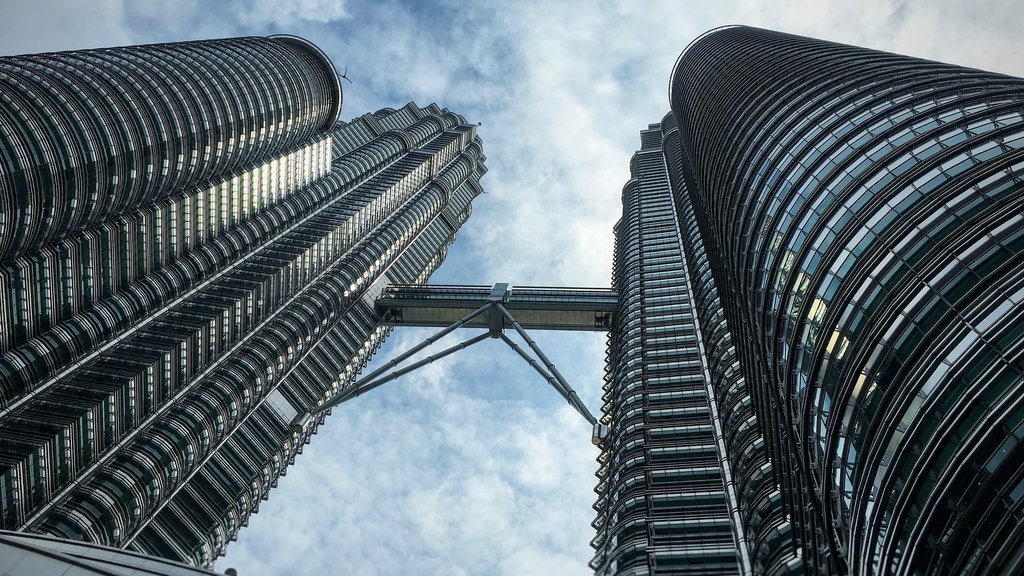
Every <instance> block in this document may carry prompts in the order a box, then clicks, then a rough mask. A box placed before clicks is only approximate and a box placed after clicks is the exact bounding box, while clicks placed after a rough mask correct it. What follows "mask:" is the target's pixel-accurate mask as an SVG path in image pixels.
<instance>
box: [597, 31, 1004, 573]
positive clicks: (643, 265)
mask: <svg viewBox="0 0 1024 576" xmlns="http://www.w3.org/2000/svg"><path fill="white" fill-rule="evenodd" d="M670 97H671V106H672V112H671V113H670V114H669V115H668V116H666V117H665V119H664V120H663V121H662V123H661V124H660V125H652V126H651V128H649V129H648V130H645V131H644V132H642V135H641V136H642V138H641V139H642V149H641V150H640V151H639V152H638V153H637V155H636V156H634V160H633V180H631V181H630V182H629V184H627V185H626V188H625V189H624V191H623V218H622V221H620V223H619V224H618V225H617V227H616V242H617V244H616V248H617V253H616V260H615V264H616V270H615V275H614V279H615V280H614V282H615V286H616V287H617V288H618V290H619V293H620V298H621V310H620V314H619V315H618V318H617V322H616V324H615V325H614V327H613V330H612V332H611V336H610V340H609V342H610V345H609V367H608V378H607V382H608V386H607V387H606V390H607V393H606V395H605V402H606V403H605V407H604V418H603V422H605V423H606V424H610V436H609V439H608V441H607V442H606V444H605V445H604V450H603V452H602V455H601V460H600V464H601V471H600V472H599V485H598V489H597V491H598V494H599V499H598V503H597V505H595V508H596V509H597V511H598V519H597V522H596V523H595V525H596V526H597V527H598V535H597V538H596V539H595V541H594V545H595V548H596V550H597V554H596V556H595V558H594V561H593V563H592V566H593V567H594V568H595V570H596V571H597V573H598V574H613V573H615V574H647V573H650V572H662V573H671V574H678V573H686V572H687V571H689V572H692V573H700V574H704V573H710V572H712V571H713V570H723V571H725V570H732V571H734V572H744V573H746V572H748V571H749V572H752V573H755V574H785V573H806V574H826V573H831V574H844V573H851V574H985V573H1020V572H1022V571H1024V530H1022V528H1021V526H1022V525H1024V523H1022V520H1024V444H1022V439H1024V373H1022V370H1024V337H1022V336H1024V180H1022V178H1024V115H1022V114H1024V80H1021V79H1018V78H1012V77H1007V76H1002V75H998V74H993V73H988V72H982V71H978V70H971V69H966V68H960V67H956V66H951V65H946V64H940V63H935V62H929V61H925V60H918V59H913V58H909V57H904V56H898V55H894V54H887V53H883V52H877V51H872V50H867V49H863V48H857V47H852V46H844V45H839V44H833V43H828V42H824V41H819V40H812V39H808V38H801V37H796V36H790V35H786V34H781V33H777V32H771V31H766V30H758V29H753V28H747V27H728V28H724V29H718V30H715V31H712V32H709V33H707V34H706V35H704V36H702V37H700V38H699V39H697V40H696V41H694V42H693V43H692V44H691V45H690V46H689V47H688V48H687V49H686V50H685V51H684V53H683V54H682V55H681V56H680V58H679V60H678V62H677V64H676V67H675V69H674V70H673V73H672V78H671V87H670ZM663 163H664V164H663ZM669 216H671V219H672V222H671V224H669V223H667V222H666V220H667V218H668V217H669ZM678 246H681V247H682V253H683V257H682V258H681V259H680V258H679V256H678V255H677V251H678ZM666 279H671V280H666ZM669 286H673V287H675V288H676V290H675V291H674V292H673V291H672V290H671V289H670V288H669ZM670 314H674V315H676V316H677V317H678V320H673V321H668V320H665V318H669V317H672V316H669V315H670ZM692 327H695V328H696V331H695V336H690V334H691V333H692V332H693V328H692ZM694 347H696V349H697V350H699V351H700V354H698V355H697V358H698V359H699V360H700V363H699V365H696V364H694V363H693V362H692V361H691V360H690V358H692V357H693V356H692V355H689V354H688V352H687V351H688V350H692V349H694ZM701 371H703V376H704V378H705V379H706V380H705V381H704V382H703V383H698V382H695V381H694V380H695V378H696V375H698V374H700V373H701ZM701 389H704V390H706V391H707V395H706V397H705V398H703V399H702V401H700V402H697V401H694V402H692V403H689V402H688V400H687V399H688V398H690V395H691V394H693V391H694V390H701ZM712 447H714V448H715V450H716V452H714V453H712V452H711V448H712ZM716 458H717V459H719V460H720V461H721V462H722V466H721V467H720V469H719V470H718V471H717V472H718V473H717V474H715V473H712V472H711V471H710V470H707V465H708V464H712V463H713V462H714V460H715V459H716ZM726 521H731V526H730V527H729V528H730V531H731V537H732V545H733V546H735V549H736V554H735V559H732V558H729V557H727V556H728V555H727V554H725V553H724V552H723V551H722V549H723V548H724V547H725V544H726V540H727V539H728V533H727V532H726V530H725V528H724V526H725V523H726ZM728 562H733V564H732V567H731V568H730V567H728V566H727V564H728Z"/></svg>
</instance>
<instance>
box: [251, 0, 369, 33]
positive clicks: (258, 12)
mask: <svg viewBox="0 0 1024 576" xmlns="http://www.w3.org/2000/svg"><path fill="white" fill-rule="evenodd" d="M346 5H347V2H345V1H344V0H290V1H289V2H278V1H276V0H245V1H242V0H234V1H233V2H231V11H232V13H233V14H234V15H235V17H236V18H237V19H238V22H239V23H240V24H241V25H242V26H245V27H250V28H262V27H265V26H269V25H273V26H275V27H288V26H300V25H302V23H304V22H319V23H326V22H334V21H336V20H342V19H345V18H348V17H349V13H348V10H347V8H346Z"/></svg>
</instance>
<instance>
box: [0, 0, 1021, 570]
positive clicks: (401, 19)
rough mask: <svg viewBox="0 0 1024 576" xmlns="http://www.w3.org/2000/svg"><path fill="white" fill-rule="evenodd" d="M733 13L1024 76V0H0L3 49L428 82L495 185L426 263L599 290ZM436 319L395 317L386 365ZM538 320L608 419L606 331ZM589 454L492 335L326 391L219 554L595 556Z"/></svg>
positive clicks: (428, 95)
mask: <svg viewBox="0 0 1024 576" xmlns="http://www.w3.org/2000/svg"><path fill="white" fill-rule="evenodd" d="M726 24H747V25H752V26H760V27H764V28H771V29H776V30H782V31H785V32H791V33H795V34H802V35H806V36H813V37H818V38H822V39H826V40H832V41H837V42H844V43H849V44H857V45H861V46H867V47H870V48H875V49H880V50H888V51H893V52H899V53H903V54H908V55H911V56H917V57H922V58H929V59H933V60H940V61H944V62H950V63H954V64H959V65H964V66H970V67H975V68H982V69H987V70H993V71H997V72H1003V73H1007V74H1013V75H1016V76H1024V37H1022V36H1021V35H1020V30H1022V29H1024V10H1021V9H1020V7H1019V5H1018V0H972V1H966V0H958V1H954V0H928V1H916V2H915V1H895V0H860V1H851V0H835V1H832V0H829V1H825V0H820V1H817V0H774V1H770V2H769V1H764V2H755V1H728V0H718V1H715V2H708V1H706V0H701V1H676V2H671V1H661V2H655V1H649V2H644V1H637V0H633V1H620V2H556V1H548V2H511V1H508V2H473V3H470V2H460V1H450V2H448V1H438V2H427V1H423V2H420V1H408V2H398V1H388V0H385V1H380V2H375V1H358V0H292V1H289V2H286V1H284V0H254V1H250V2H243V1H241V0H221V1H202V0H96V1H93V2H84V1H80V0H0V54H2V55H12V54H22V53H32V52H45V51H56V50H71V49H82V48H97V47H104V46H115V45H126V44H140V43H149V42H168V41H178V40H189V39H203V38H221V37H229V36H241V35H267V34H277V33H289V34H296V35H299V36H303V37H305V38H308V39H309V40H311V41H313V42H314V43H316V44H317V45H319V46H320V47H321V48H323V49H324V51H325V52H327V54H328V55H329V56H330V57H331V58H332V60H333V61H334V63H335V65H336V66H337V67H338V69H339V71H341V70H345V68H346V67H347V69H348V77H349V78H350V79H351V80H352V83H345V85H344V91H345V96H344V106H343V109H342V118H343V119H345V120H349V119H351V118H354V117H356V116H359V115H362V114H363V113H366V112H372V111H375V110H377V109H379V108H382V107H385V106H390V107H395V108H397V107H400V106H402V105H404V104H405V103H407V102H409V101H415V102H417V103H418V104H420V105H426V104H428V103H430V102H437V103H438V104H439V105H440V106H442V107H448V108H449V109H451V110H453V111H455V112H457V113H459V114H462V115H464V116H465V117H466V118H467V120H469V121H470V122H474V123H475V122H480V123H481V126H480V128H479V134H480V136H481V138H482V140H483V143H484V153H485V154H486V156H487V167H488V170H489V172H488V174H487V175H486V176H485V177H484V179H483V182H482V184H483V187H484V189H485V190H486V194H485V195H483V196H481V197H480V198H478V199H477V200H476V202H475V204H474V214H473V216H472V218H471V219H470V220H469V222H468V223H467V224H466V225H465V226H464V227H463V229H462V231H461V232H460V234H459V239H458V241H457V242H456V244H455V246H454V247H453V248H452V250H451V251H450V253H449V257H448V259H447V261H446V262H445V264H444V266H443V267H442V268H441V269H440V270H439V271H438V272H437V273H435V275H434V277H433V278H432V279H431V281H432V282H434V283H467V284H492V283H494V282H511V283H513V284H521V285H549V286H608V285H609V282H610V280H609V279H610V275H611V254H612V226H613V224H614V223H615V221H616V220H617V219H618V216H619V211H620V209H621V203H620V194H621V189H622V186H623V184H625V182H626V181H627V180H628V178H629V158H630V156H631V155H632V153H633V151H634V150H635V149H636V148H637V147H638V145H639V130H640V129H642V128H645V127H646V126H647V125H648V124H650V123H654V122H658V121H660V120H661V118H662V117H663V116H664V114H665V113H666V112H667V111H668V79H669V73H670V72H671V69H672V66H673V64H674V62H675V60H676V58H677V57H678V56H679V53H680V52H681V51H682V50H683V48H685V47H686V45H687V44H688V43H689V42H690V41H691V40H693V39H694V38H696V37H697V36H698V35H699V34H701V33H702V32H704V31H706V30H709V29H711V28H715V27H717V26H722V25H726ZM431 332H432V331H431V330H424V329H410V328H403V329H401V330H399V331H396V332H395V334H394V335H393V336H392V337H391V339H390V340H389V344H388V345H387V346H385V348H384V349H383V350H382V351H381V352H380V353H379V354H378V360H380V359H387V358H388V357H390V356H392V355H394V354H395V353H396V352H394V350H396V349H398V350H400V349H402V348H408V347H410V346H412V345H414V344H416V343H417V342H419V341H420V340H422V339H423V338H425V337H426V336H427V335H429V334H430V333H431ZM470 335H471V334H464V335H460V338H465V337H468V336H470ZM532 336H534V338H535V339H536V340H537V341H538V343H539V344H540V345H541V347H542V348H543V349H544V350H545V352H546V353H547V355H548V356H549V357H550V358H551V359H552V360H553V361H554V363H555V364H556V365H557V366H558V368H559V371H560V372H562V374H564V375H565V376H566V378H567V379H568V380H569V382H570V384H571V385H573V387H574V388H575V389H576V390H577V391H578V392H579V395H580V397H581V398H582V399H583V401H584V403H586V404H587V405H588V406H589V407H590V409H591V411H593V412H594V413H595V414H597V413H598V412H599V409H600V396H601V378H602V373H603V361H604V347H605V337H604V335H603V334H600V333H539V332H538V333H535V334H532ZM596 457H597V449H596V448H594V447H593V446H592V445H591V444H590V429H589V426H588V425H587V424H586V422H585V421H584V420H583V419H582V417H580V416H579V415H578V414H577V413H575V412H574V411H573V410H572V409H571V408H570V407H569V406H568V405H567V404H565V402H564V401H563V400H561V398H560V397H559V396H558V395H557V394H556V392H555V391H554V390H552V389H551V388H550V387H549V386H548V384H547V383H546V382H544V381H543V380H542V379H541V378H540V377H539V376H538V375H537V374H536V373H534V372H532V370H530V368H529V367H528V366H526V364H525V363H523V362H522V361H521V360H520V359H519V358H518V357H517V356H516V355H515V354H514V353H513V352H512V351H511V350H509V349H507V348H506V347H504V345H503V344H501V343H500V342H497V341H492V340H488V341H485V342H483V343H481V344H478V345H477V346H475V347H474V348H471V349H469V350H467V351H465V352H463V353H461V354H456V355H455V356H452V357H449V358H448V359H445V360H444V361H441V362H438V363H436V364H432V365H430V366H429V367H428V368H426V369H423V370H421V371H419V372H416V373H414V374H412V375H409V376H406V377H403V378H402V379H400V380H397V381H395V382H392V383H389V384H387V385H386V386H383V387H381V388H378V389H377V390H374V391H373V392H372V393H369V394H366V395H364V396H361V397H359V398H357V399H355V400H353V401H351V402H348V403H346V404H344V405H342V406H340V407H338V408H336V409H334V411H333V414H332V416H331V417H330V418H329V419H328V421H327V422H326V423H325V425H324V426H323V427H321V430H320V432H319V433H318V434H317V436H316V437H314V439H313V443H312V444H311V445H309V446H307V447H306V450H305V452H304V453H303V454H302V455H300V456H299V457H298V458H297V460H296V463H295V465H294V466H292V467H291V468H290V469H289V471H288V475H287V476H286V477H283V478H281V480H280V482H279V486H278V488H276V489H275V490H273V491H272V492H271V498H270V500H269V501H267V502H263V503H262V506H261V507H260V510H259V513H258V514H256V515H255V516H253V517H252V519H251V520H250V522H249V526H248V527H247V528H244V529H243V530H242V532H241V534H240V537H239V540H238V541H237V542H235V543H232V544H231V545H230V546H229V547H228V553H227V556H226V557H224V558H222V559H220V560H218V561H217V563H216V569H217V570H221V571H222V570H225V569H227V568H228V567H234V568H235V569H237V570H238V573H239V574H241V575H242V576H257V575H262V574H297V575H301V574H334V573H347V574H358V575H374V574H445V575H460V574H466V575H470V574H472V575H476V574H536V575H544V574H552V575H554V574H558V575H576V574H579V575H583V574H589V573H590V570H589V569H588V568H587V562H588V561H589V560H590V558H591V553H592V551H591V548H590V545H589V542H590V539H591V538H592V537H593V535H594V532H593V528H592V527H591V526H590V523H591V522H592V521H593V519H594V511H593V509H592V508H591V505H592V504H593V501H594V498H595V495H594V493H593V486H594V483H595V477H594V473H595V471H596V470H597V464H596V461H595V458H596Z"/></svg>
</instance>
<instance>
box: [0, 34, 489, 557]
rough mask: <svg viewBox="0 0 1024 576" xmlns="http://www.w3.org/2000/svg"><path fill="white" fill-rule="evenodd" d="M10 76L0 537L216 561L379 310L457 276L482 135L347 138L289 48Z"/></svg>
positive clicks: (330, 83) (147, 52) (32, 65)
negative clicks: (431, 279) (383, 293)
mask: <svg viewBox="0 0 1024 576" xmlns="http://www.w3.org/2000/svg"><path fill="white" fill-rule="evenodd" d="M0 74H5V75H6V76H5V80H7V79H11V80H10V81H8V82H5V83H4V84H2V85H0V101H2V102H3V105H4V106H5V108H3V110H2V114H0V122H3V124H2V125H0V137H2V138H4V139H5V141H4V144H3V145H2V147H0V149H2V153H3V154H5V156H4V163H3V164H2V165H0V168H2V169H3V172H2V173H0V184H2V188H0V201H2V202H3V204H2V205H0V214H3V215H4V216H2V217H0V218H4V220H3V224H2V225H0V230H2V233H0V236H2V238H3V242H4V246H5V252H4V258H3V260H2V262H0V296H2V298H0V326H2V328H3V330H2V331H0V391H2V398H0V399H2V407H0V511H2V512H0V517H2V524H3V526H4V527H5V528H16V529H19V530H27V531H32V532H40V533H46V534H52V535H55V536H60V537H65V538H75V539H84V540H87V541H90V542H95V543H100V544H106V545H113V546H118V547H125V548H129V549H132V550H136V551H140V552H145V553H148V554H154V555H158V556H164V557H167V558H172V559H176V560H182V561H186V562H189V563H193V564H200V565H204V564H209V563H210V562H211V561H212V560H213V559H214V558H215V557H216V556H218V555H219V554H222V553H223V550H224V547H225V546H226V544H227V542H228V541H229V540H231V539H233V538H234V537H235V535H236V534H237V531H238V530H239V528H240V527H241V526H242V525H244V524H245V522H246V521H247V519H248V517H249V515H250V514H252V513H253V512H255V511H256V510H257V508H258V505H259V502H260V501H261V499H263V498H265V497H266V496H267V492H268V491H269V489H270V488H271V487H272V486H274V485H275V484H276V480H277V478H278V476H280V475H282V474H283V473H284V471H285V468H286V467H287V466H288V465H289V464H290V463H291V462H292V461H293V460H294V458H295V456H296V454H298V453H299V452H301V449H302V446H303V445H304V444H305V443H306V442H307V441H308V440H309V438H310V436H311V435H313V434H314V433H315V431H316V427H317V426H318V425H319V423H320V421H317V420H314V421H313V422H310V423H308V424H307V425H305V427H303V426H300V425H296V422H299V421H301V416H302V415H303V414H306V413H308V412H309V411H310V410H311V409H312V408H314V407H316V406H318V405H320V404H323V403H324V402H325V401H326V400H327V399H328V398H329V397H331V396H333V395H334V394H336V393H337V392H338V391H339V390H340V389H341V388H342V387H343V386H345V385H347V384H349V383H350V382H351V380H352V378H353V376H354V375H355V373H356V372H358V370H359V369H360V368H361V367H362V366H363V364H365V362H366V361H367V360H368V359H369V357H370V356H371V355H372V353H373V352H374V351H375V350H376V349H377V348H378V347H379V345H380V343H381V341H382V340H383V338H384V337H385V336H386V334H387V332H388V330H389V329H388V328H385V327H382V326H380V325H379V324H378V320H379V319H378V317H377V315H376V311H375V310H374V308H373V306H372V300H370V299H369V298H368V297H366V296H365V295H366V294H367V292H368V291H369V290H370V289H371V288H373V287H375V286H379V285H380V284H381V283H383V282H385V281H388V280H390V281H394V282H399V283H408V284H413V283H420V282H424V281H425V280H426V278H427V277H428V276H429V275H430V273H431V272H432V271H433V270H434V269H436V268H437V266H438V265H440V263H441V262H442V260H443V259H444V256H445V254H446V250H447V247H448V245H449V244H450V243H451V242H452V241H453V240H454V237H455V234H456V231H457V230H458V228H459V227H460V226H461V224H462V223H463V222H465V220H466V219H467V218H468V217H469V214H470V211H471V205H470V203H471V201H472V199H473V198H474V197H475V196H476V195H478V194H479V193H480V192H481V189H480V187H479V179H480V177H481V176H482V175H483V173H484V172H485V168H484V166H483V160H484V157H483V154H482V151H481V146H480V141H479V139H478V138H477V137H476V134H475V126H472V125H469V124H467V122H466V121H465V120H464V119H463V118H462V117H460V116H458V115H455V114H452V113H450V112H448V111H447V110H442V109H440V108H438V107H437V106H436V105H430V106H428V107H425V108H419V107H417V106H415V105H412V104H410V105H408V106H406V107H404V108H401V109H399V110H392V109H386V110H382V111H380V112H378V113H376V114H370V115H365V116H363V117H360V118H358V119H356V120H355V121H352V122H349V123H347V124H346V123H336V116H337V113H338V110H339V109H340V106H341V92H340V86H339V85H338V79H337V77H336V75H335V72H334V69H333V67H332V66H331V64H330V62H329V61H328V60H326V58H324V57H323V55H322V53H320V51H319V50H318V49H316V48H315V47H314V46H312V45H311V44H309V43H307V42H305V41H304V40H301V39H296V38H292V37H273V38H243V39H230V40H222V41H211V42H190V43H182V44H170V45H155V46H142V47H134V48H119V49H112V50H97V51H87V52H76V53H59V54H51V55H43V56H26V57H18V58H10V59H3V60H0ZM136 98H141V99H142V100H140V101H135V99H136ZM143 100H144V101H143ZM47 123H49V124H47ZM72 127H73V128H74V130H72ZM11 142H18V145H17V146H13V145H11V146H9V143H11ZM26 149H27V150H32V152H25V150H26ZM69 179H70V180H69ZM49 191H53V192H52V193H50V192H49Z"/></svg>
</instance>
